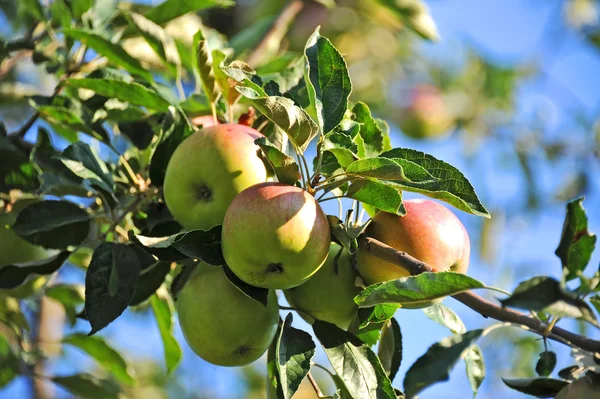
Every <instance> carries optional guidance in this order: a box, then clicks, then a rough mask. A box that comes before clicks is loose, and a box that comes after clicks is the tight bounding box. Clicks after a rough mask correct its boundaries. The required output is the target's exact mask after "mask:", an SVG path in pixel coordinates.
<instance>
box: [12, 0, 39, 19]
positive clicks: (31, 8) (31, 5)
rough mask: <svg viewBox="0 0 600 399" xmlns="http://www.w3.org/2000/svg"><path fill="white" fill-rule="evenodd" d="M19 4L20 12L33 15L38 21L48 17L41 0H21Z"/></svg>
mask: <svg viewBox="0 0 600 399" xmlns="http://www.w3.org/2000/svg"><path fill="white" fill-rule="evenodd" d="M17 4H18V10H19V13H23V14H25V15H28V16H30V17H32V18H33V19H34V20H35V21H36V22H39V21H42V20H45V19H46V17H45V16H44V9H43V8H42V5H41V4H40V2H39V0H20V1H19V2H18V3H17Z"/></svg>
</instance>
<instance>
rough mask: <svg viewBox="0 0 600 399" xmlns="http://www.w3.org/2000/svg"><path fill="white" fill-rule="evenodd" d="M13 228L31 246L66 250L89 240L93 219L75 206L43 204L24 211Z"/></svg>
mask: <svg viewBox="0 0 600 399" xmlns="http://www.w3.org/2000/svg"><path fill="white" fill-rule="evenodd" d="M12 228H13V230H14V231H15V233H17V234H18V235H20V236H21V237H23V238H25V239H26V240H27V241H29V242H31V243H32V244H36V245H41V246H43V247H45V248H56V249H65V248H67V247H68V246H69V245H79V244H80V243H82V242H83V240H85V239H86V238H87V236H88V233H89V230H90V216H89V215H88V213H87V212H86V211H85V210H83V209H81V208H80V207H79V206H77V205H75V204H74V203H72V202H68V201H40V202H36V203H33V204H31V205H29V206H27V207H26V208H24V209H23V210H21V212H19V215H18V216H17V220H16V222H15V224H14V225H13V226H12Z"/></svg>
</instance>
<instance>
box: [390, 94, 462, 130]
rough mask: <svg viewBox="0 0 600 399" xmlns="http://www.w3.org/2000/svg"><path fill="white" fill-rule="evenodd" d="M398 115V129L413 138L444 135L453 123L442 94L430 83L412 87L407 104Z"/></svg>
mask: <svg viewBox="0 0 600 399" xmlns="http://www.w3.org/2000/svg"><path fill="white" fill-rule="evenodd" d="M398 115H399V116H398V117H399V120H398V125H399V127H400V130H402V132H403V133H404V134H406V135H407V136H409V137H412V138H415V139H434V138H441V137H444V136H446V135H447V134H448V133H450V132H451V127H452V125H453V124H454V118H453V117H452V116H451V115H450V113H449V111H448V108H447V106H446V103H445V102H444V99H443V97H442V94H441V93H440V92H439V91H438V89H436V88H435V87H434V86H430V85H418V86H415V87H413V88H412V89H411V90H410V94H409V101H408V104H407V106H405V107H403V108H402V109H401V110H400V113H399V114H398Z"/></svg>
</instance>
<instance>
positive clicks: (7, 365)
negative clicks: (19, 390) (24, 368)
mask: <svg viewBox="0 0 600 399" xmlns="http://www.w3.org/2000/svg"><path fill="white" fill-rule="evenodd" d="M19 368H20V365H19V358H18V357H17V355H16V354H15V352H14V351H13V348H12V347H11V345H10V342H9V340H8V337H7V336H5V335H2V334H0V388H4V387H5V386H6V385H8V383H10V382H11V381H12V380H13V379H14V378H15V377H17V376H18V375H19V374H20V373H21V371H20V370H19Z"/></svg>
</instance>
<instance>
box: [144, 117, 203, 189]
mask: <svg viewBox="0 0 600 399" xmlns="http://www.w3.org/2000/svg"><path fill="white" fill-rule="evenodd" d="M192 133H193V132H192V130H191V129H190V127H189V126H188V125H187V123H185V121H183V120H182V118H181V116H180V115H179V114H177V113H171V112H169V113H168V114H167V115H166V116H165V118H164V119H163V122H162V127H161V136H162V141H161V142H160V144H159V145H158V146H157V147H156V150H155V151H154V153H153V154H152V159H151V161H150V180H152V183H153V184H154V185H156V186H158V187H161V186H162V185H163V184H164V181H165V172H166V170H167V165H168V164H169V160H170V159H171V156H172V155H173V153H174V152H175V149H176V148H177V147H178V146H179V144H181V142H182V141H183V140H185V139H186V138H187V137H188V136H190V135H191V134H192Z"/></svg>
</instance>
